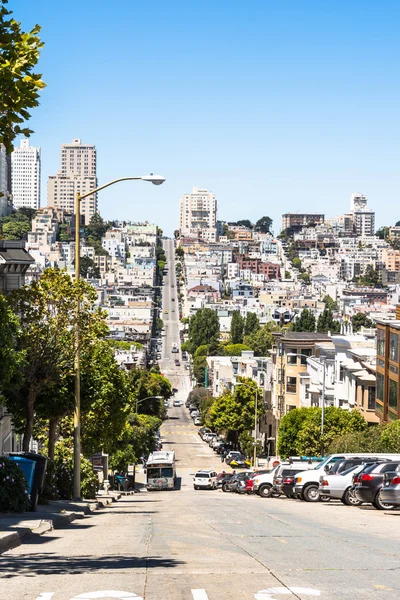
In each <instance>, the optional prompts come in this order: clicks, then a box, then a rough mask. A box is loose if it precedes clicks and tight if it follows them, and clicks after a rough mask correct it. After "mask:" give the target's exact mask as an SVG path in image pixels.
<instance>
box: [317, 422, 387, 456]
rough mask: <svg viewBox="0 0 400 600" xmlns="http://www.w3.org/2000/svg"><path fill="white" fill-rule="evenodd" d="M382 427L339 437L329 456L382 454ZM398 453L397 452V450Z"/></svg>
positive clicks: (335, 440)
mask: <svg viewBox="0 0 400 600" xmlns="http://www.w3.org/2000/svg"><path fill="white" fill-rule="evenodd" d="M381 433H382V427H379V426H375V425H374V426H372V427H368V429H365V430H362V431H351V432H349V433H344V434H343V435H338V436H337V437H335V438H334V439H333V441H332V443H331V444H330V445H329V447H328V448H327V452H328V453H329V454H337V453H338V452H380V451H381V447H380V438H381ZM396 452H397V450H396Z"/></svg>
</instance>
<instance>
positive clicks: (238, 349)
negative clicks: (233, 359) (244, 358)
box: [223, 344, 251, 356]
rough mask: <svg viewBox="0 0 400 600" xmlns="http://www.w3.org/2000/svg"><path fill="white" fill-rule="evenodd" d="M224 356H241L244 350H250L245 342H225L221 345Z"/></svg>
mask: <svg viewBox="0 0 400 600" xmlns="http://www.w3.org/2000/svg"><path fill="white" fill-rule="evenodd" d="M223 350H224V354H225V356H241V355H242V352H244V351H245V350H251V348H250V347H249V346H246V344H226V345H225V346H223Z"/></svg>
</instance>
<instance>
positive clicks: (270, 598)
mask: <svg viewBox="0 0 400 600" xmlns="http://www.w3.org/2000/svg"><path fill="white" fill-rule="evenodd" d="M190 591H191V593H192V596H193V600H209V598H208V595H207V592H206V590H204V589H193V590H190ZM54 594H55V592H42V593H41V594H39V596H38V597H37V598H36V600H52V598H53V596H54ZM298 594H304V595H305V596H314V597H315V596H320V595H321V592H320V591H319V590H313V589H310V588H298V587H274V588H265V589H264V590H260V591H259V592H257V593H256V594H254V600H276V596H287V595H290V596H292V597H297V595H298ZM96 598H97V599H98V600H101V599H104V598H114V600H132V599H135V600H143V598H142V597H141V596H138V595H137V594H135V593H133V592H123V591H121V590H99V591H95V592H83V593H82V594H79V595H78V596H74V597H73V598H70V600H95V599H96ZM54 600H56V599H54Z"/></svg>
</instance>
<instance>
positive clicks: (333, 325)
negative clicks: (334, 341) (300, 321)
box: [317, 308, 340, 333]
mask: <svg viewBox="0 0 400 600" xmlns="http://www.w3.org/2000/svg"><path fill="white" fill-rule="evenodd" d="M317 331H318V332H319V333H327V332H328V331H330V332H331V333H339V331H340V323H339V321H335V319H334V318H333V315H332V311H331V310H330V309H329V308H325V309H324V311H323V312H322V313H321V314H320V315H319V317H318V321H317Z"/></svg>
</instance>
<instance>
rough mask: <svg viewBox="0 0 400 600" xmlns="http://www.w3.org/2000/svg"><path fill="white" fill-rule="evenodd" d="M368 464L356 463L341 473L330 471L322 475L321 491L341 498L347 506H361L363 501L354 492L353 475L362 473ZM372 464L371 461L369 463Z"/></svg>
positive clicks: (329, 495)
mask: <svg viewBox="0 0 400 600" xmlns="http://www.w3.org/2000/svg"><path fill="white" fill-rule="evenodd" d="M366 465H368V463H366V464H361V465H355V466H352V467H350V469H348V470H347V471H343V472H342V473H339V475H336V474H334V475H331V474H330V473H328V474H325V476H323V475H321V480H320V484H319V492H320V494H323V495H324V496H328V497H329V498H334V499H336V500H340V501H341V502H343V504H346V505H347V506H359V505H360V504H361V501H360V500H359V499H358V498H357V497H356V496H355V494H354V487H353V475H357V474H358V473H361V472H362V471H364V469H365V468H366ZM369 465H371V463H369Z"/></svg>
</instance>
